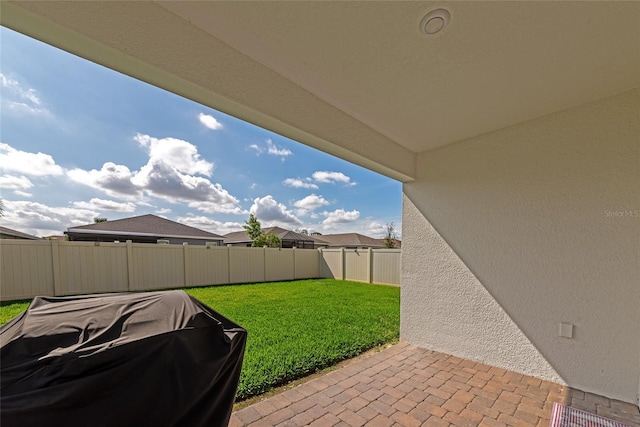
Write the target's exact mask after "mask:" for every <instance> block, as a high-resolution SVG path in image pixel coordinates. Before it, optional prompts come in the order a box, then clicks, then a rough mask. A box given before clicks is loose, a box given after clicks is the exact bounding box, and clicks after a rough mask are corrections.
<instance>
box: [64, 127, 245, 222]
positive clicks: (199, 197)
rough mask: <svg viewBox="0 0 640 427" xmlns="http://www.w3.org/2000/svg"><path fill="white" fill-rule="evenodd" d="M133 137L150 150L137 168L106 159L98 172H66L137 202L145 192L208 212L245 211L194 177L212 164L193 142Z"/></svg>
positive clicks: (207, 171)
mask: <svg viewBox="0 0 640 427" xmlns="http://www.w3.org/2000/svg"><path fill="white" fill-rule="evenodd" d="M134 139H135V140H136V141H137V142H139V143H140V144H141V145H142V146H144V147H146V148H148V150H149V161H148V162H147V164H146V165H144V166H142V167H141V168H140V170H139V171H131V170H129V168H128V167H126V166H124V165H116V164H114V163H111V162H107V163H105V164H104V165H103V166H102V169H100V170H99V171H97V170H95V169H94V170H91V171H85V170H81V169H74V170H72V171H69V173H68V175H69V177H70V178H71V179H72V180H74V181H76V182H79V183H82V184H85V185H89V186H91V187H94V188H98V189H100V190H102V191H104V192H105V193H107V194H108V195H110V196H112V197H119V198H123V199H125V200H130V201H133V200H134V199H135V200H136V201H137V202H138V201H139V198H140V197H142V196H143V195H145V194H146V195H148V196H153V197H157V198H160V199H163V200H166V201H168V202H170V203H177V202H187V203H189V206H190V207H192V208H195V209H198V210H201V211H203V212H207V213H216V212H221V213H234V214H243V213H245V211H243V210H242V209H241V208H240V207H239V206H238V204H239V201H238V199H236V198H235V197H233V196H232V195H231V194H229V192H228V191H227V190H225V189H224V188H222V186H221V185H220V184H217V183H212V182H211V181H210V180H209V179H207V178H204V177H202V176H196V175H198V174H200V175H206V176H210V175H211V173H212V171H213V163H210V162H207V161H206V160H204V159H202V158H201V157H200V154H199V153H198V150H197V147H196V146H195V145H193V144H191V143H189V142H187V141H182V140H179V139H174V138H163V139H158V138H153V137H151V136H149V135H142V134H138V135H136V137H135V138H134Z"/></svg>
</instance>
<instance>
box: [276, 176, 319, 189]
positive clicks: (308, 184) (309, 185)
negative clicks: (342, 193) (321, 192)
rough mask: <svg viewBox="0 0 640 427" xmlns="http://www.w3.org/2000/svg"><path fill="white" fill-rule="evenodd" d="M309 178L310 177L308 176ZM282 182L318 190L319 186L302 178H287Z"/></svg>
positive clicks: (290, 185)
mask: <svg viewBox="0 0 640 427" xmlns="http://www.w3.org/2000/svg"><path fill="white" fill-rule="evenodd" d="M307 180H309V178H307ZM282 183H283V184H284V185H286V186H288V187H293V188H312V189H315V190H317V189H318V186H317V185H316V184H314V183H312V182H308V181H303V180H301V179H300V178H287V179H285V180H284V181H282Z"/></svg>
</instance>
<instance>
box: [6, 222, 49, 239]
mask: <svg viewBox="0 0 640 427" xmlns="http://www.w3.org/2000/svg"><path fill="white" fill-rule="evenodd" d="M3 235H5V236H12V237H17V238H19V239H29V240H40V238H39V237H36V236H32V235H31V234H27V233H23V232H22V231H17V230H12V229H11V228H7V227H3V226H1V225H0V236H3Z"/></svg>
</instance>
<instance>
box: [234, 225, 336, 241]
mask: <svg viewBox="0 0 640 427" xmlns="http://www.w3.org/2000/svg"><path fill="white" fill-rule="evenodd" d="M262 231H264V233H265V234H269V233H271V232H273V233H275V234H276V235H277V236H278V237H279V238H280V239H281V240H295V241H305V242H314V243H317V244H326V243H327V242H324V241H323V240H322V239H318V238H316V237H315V236H307V235H306V234H301V233H296V232H295V231H291V230H287V229H286V228H282V227H266V228H263V229H262ZM224 241H225V242H226V243H242V242H251V238H250V237H249V234H247V232H246V231H245V230H242V231H234V232H232V233H227V234H225V235H224Z"/></svg>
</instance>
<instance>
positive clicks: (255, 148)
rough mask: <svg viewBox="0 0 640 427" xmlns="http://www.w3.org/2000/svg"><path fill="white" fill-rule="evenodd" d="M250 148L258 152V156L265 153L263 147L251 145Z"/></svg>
mask: <svg viewBox="0 0 640 427" xmlns="http://www.w3.org/2000/svg"><path fill="white" fill-rule="evenodd" d="M249 148H252V149H254V150H256V152H257V154H258V155H260V154H262V153H264V148H262V147H260V146H258V144H251V145H250V146H249Z"/></svg>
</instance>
